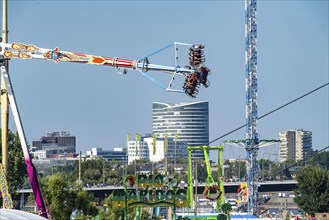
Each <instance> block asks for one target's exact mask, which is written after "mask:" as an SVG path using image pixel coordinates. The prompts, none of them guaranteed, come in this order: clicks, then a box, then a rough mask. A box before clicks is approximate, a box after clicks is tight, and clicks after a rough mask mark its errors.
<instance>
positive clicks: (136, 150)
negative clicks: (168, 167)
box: [128, 136, 187, 164]
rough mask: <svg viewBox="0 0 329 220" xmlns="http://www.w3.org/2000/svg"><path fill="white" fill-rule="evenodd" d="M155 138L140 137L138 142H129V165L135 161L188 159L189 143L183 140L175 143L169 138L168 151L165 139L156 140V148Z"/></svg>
mask: <svg viewBox="0 0 329 220" xmlns="http://www.w3.org/2000/svg"><path fill="white" fill-rule="evenodd" d="M153 141H154V139H153V137H151V136H145V137H140V139H139V140H138V141H128V163H129V164H130V163H131V162H133V161H134V160H149V161H151V162H159V161H161V160H163V159H165V157H168V158H170V159H174V158H175V155H176V158H180V157H186V155H187V143H186V142H183V141H181V140H179V141H175V139H174V138H167V143H168V149H166V145H167V144H166V140H165V138H156V140H155V146H154V145H153ZM166 151H167V152H166Z"/></svg>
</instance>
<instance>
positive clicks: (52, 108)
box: [8, 0, 329, 157]
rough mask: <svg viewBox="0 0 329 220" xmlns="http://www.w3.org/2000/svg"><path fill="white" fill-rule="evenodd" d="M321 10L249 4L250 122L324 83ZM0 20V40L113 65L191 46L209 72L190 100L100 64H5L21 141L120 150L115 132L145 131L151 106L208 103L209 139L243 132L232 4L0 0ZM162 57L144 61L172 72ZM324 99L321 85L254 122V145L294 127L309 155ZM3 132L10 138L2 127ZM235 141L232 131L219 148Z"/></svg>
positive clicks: (239, 42)
mask: <svg viewBox="0 0 329 220" xmlns="http://www.w3.org/2000/svg"><path fill="white" fill-rule="evenodd" d="M328 11H329V6H328V1H258V10H257V22H258V42H257V47H258V71H257V72H258V109H259V116H261V115H263V114H265V113H267V112H269V111H271V110H272V109H274V108H277V107H279V106H280V105H283V104H285V103H287V102H289V101H291V100H292V99H294V98H297V97H299V96H301V95H303V94H304V93H306V92H308V91H310V90H312V89H314V88H316V87H318V86H320V85H323V84H325V83H327V82H328V81H329V79H328V50H329V48H328V26H329V25H328V20H329V19H328ZM8 13H9V18H8V26H9V42H22V43H27V44H35V45H37V46H39V47H43V48H55V47H59V48H60V49H61V50H65V51H75V52H85V53H89V54H95V55H104V56H109V57H120V58H125V59H140V58H141V57H143V56H145V55H148V54H150V53H152V52H153V51H156V50H158V49H160V48H161V47H163V46H165V45H168V44H170V43H173V42H175V41H177V42H185V43H192V44H193V43H203V44H205V45H206V48H205V53H206V65H207V66H209V67H210V68H211V69H212V75H211V76H210V82H211V85H210V87H209V88H207V89H205V88H202V89H201V91H200V94H199V96H198V97H197V98H196V99H191V98H189V97H187V96H186V95H184V94H179V93H166V92H165V91H163V90H162V89H161V88H159V87H157V86H156V85H155V84H154V83H152V82H150V81H149V80H148V79H146V78H145V77H143V76H141V74H140V73H139V72H135V71H129V72H128V74H127V75H118V74H116V73H115V69H114V68H112V67H98V66H87V65H81V64H72V63H59V64H55V63H53V62H51V61H42V60H12V61H10V75H11V80H12V84H13V87H14V90H15V95H16V100H17V103H18V107H19V110H20V114H21V118H22V122H23V125H24V129H25V133H26V136H27V140H28V142H29V143H32V141H33V140H37V139H39V138H40V137H41V136H42V135H44V134H45V132H52V131H61V130H65V131H69V132H70V133H71V134H72V135H75V136H76V137H77V149H78V150H82V151H83V152H85V151H86V150H89V149H90V148H91V147H102V148H104V149H111V148H113V147H118V146H124V145H125V139H126V135H127V133H130V134H132V136H134V134H135V133H140V134H144V133H151V132H152V102H154V101H161V102H171V103H176V102H193V101H203V100H206V101H209V105H210V140H213V139H215V138H217V137H219V136H221V135H222V134H224V133H226V132H228V131H231V130H233V129H235V128H236V127H238V126H240V125H242V124H244V123H245V103H246V101H245V66H244V63H245V57H244V56H245V54H244V1H161V2H159V1H158V2H152V1H10V0H9V2H8ZM181 57H182V59H184V58H186V57H187V55H182V56H181ZM173 59H174V57H173V52H172V51H169V52H167V51H166V52H164V53H163V54H159V57H155V58H154V61H156V63H157V64H163V65H167V64H169V65H172V64H173V62H172V61H173ZM152 61H153V58H152V57H151V58H150V62H151V63H152ZM158 75H162V74H160V73H158ZM328 99H329V97H328V87H325V88H324V89H321V90H320V91H318V92H316V93H314V94H312V95H310V96H308V97H306V98H303V99H302V100H300V101H298V102H296V103H294V104H292V105H290V106H288V107H286V108H284V109H282V110H280V111H278V112H276V113H274V114H272V115H270V116H268V117H266V118H264V119H262V120H260V121H259V123H258V129H259V133H260V137H261V139H277V138H278V132H279V131H282V130H289V129H304V130H310V131H312V132H313V148H314V149H322V148H324V147H326V146H328V145H329V137H328V133H329V129H328V127H329V125H328V124H329V120H328V113H329V110H328V105H329V104H328ZM10 128H11V129H12V130H15V126H14V123H13V122H12V120H11V122H10ZM244 137H245V129H241V130H240V131H238V132H235V133H234V134H232V135H230V136H227V137H226V139H230V140H231V139H243V138H244ZM224 140H225V139H223V140H220V141H217V142H214V143H212V144H213V145H219V144H220V143H221V141H224ZM232 151H235V150H232ZM232 151H231V152H232ZM226 152H230V150H227V151H226ZM239 154H241V157H242V155H243V153H241V152H239ZM236 155H237V154H235V156H236Z"/></svg>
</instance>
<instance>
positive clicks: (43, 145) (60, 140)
mask: <svg viewBox="0 0 329 220" xmlns="http://www.w3.org/2000/svg"><path fill="white" fill-rule="evenodd" d="M75 148H76V138H75V136H72V135H70V133H69V132H67V131H61V132H58V131H57V132H49V133H46V134H45V135H44V136H42V137H41V138H40V140H37V141H32V150H33V151H35V150H44V151H51V152H52V154H62V153H75V150H76V149H75Z"/></svg>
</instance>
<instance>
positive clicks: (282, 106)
mask: <svg viewBox="0 0 329 220" xmlns="http://www.w3.org/2000/svg"><path fill="white" fill-rule="evenodd" d="M328 85H329V82H327V83H325V84H323V85H321V86H319V87H317V88H315V89H313V90H311V91H310V92H307V93H305V94H304V95H301V96H299V97H298V98H296V99H294V100H292V101H290V102H288V103H286V104H284V105H281V106H280V107H278V108H276V109H273V110H272V111H270V112H268V113H266V114H264V115H262V116H260V117H258V118H257V119H258V120H259V119H262V118H264V117H266V116H268V115H270V114H272V113H274V112H276V111H278V110H280V109H282V108H284V107H286V106H288V105H290V104H292V103H294V102H296V101H298V100H300V99H302V98H304V97H306V96H308V95H310V94H312V93H314V92H316V91H318V90H320V89H322V88H324V87H326V86H328ZM245 126H246V124H243V125H241V126H239V127H238V128H236V129H234V130H232V131H230V132H227V133H225V134H223V135H222V136H219V137H218V138H216V139H214V140H212V141H210V142H209V143H208V145H210V144H211V143H213V142H215V141H218V140H220V139H222V138H223V137H226V136H228V135H230V134H232V133H234V132H236V131H238V130H240V129H241V128H244V127H245ZM186 156H187V155H184V156H181V157H179V158H176V160H177V159H181V158H184V157H186ZM170 163H172V161H171V162H170ZM161 167H162V166H159V167H158V168H157V169H159V168H161Z"/></svg>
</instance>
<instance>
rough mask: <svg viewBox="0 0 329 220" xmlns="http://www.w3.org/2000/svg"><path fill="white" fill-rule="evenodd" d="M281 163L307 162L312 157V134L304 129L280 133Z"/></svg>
mask: <svg viewBox="0 0 329 220" xmlns="http://www.w3.org/2000/svg"><path fill="white" fill-rule="evenodd" d="M279 138H280V145H279V161H280V162H284V161H286V160H290V159H292V160H295V161H299V160H307V159H308V158H309V157H311V155H312V152H313V151H312V132H311V131H304V130H302V129H297V130H289V131H281V132H279Z"/></svg>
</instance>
